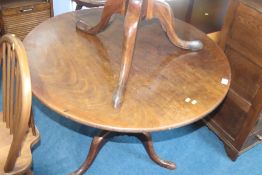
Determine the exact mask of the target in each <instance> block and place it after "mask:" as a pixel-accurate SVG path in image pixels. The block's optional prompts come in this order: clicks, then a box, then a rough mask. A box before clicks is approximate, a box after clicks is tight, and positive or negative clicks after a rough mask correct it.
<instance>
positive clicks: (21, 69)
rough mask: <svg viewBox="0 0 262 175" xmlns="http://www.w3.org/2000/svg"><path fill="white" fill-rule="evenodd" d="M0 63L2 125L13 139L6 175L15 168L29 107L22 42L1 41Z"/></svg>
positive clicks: (9, 37)
mask: <svg viewBox="0 0 262 175" xmlns="http://www.w3.org/2000/svg"><path fill="white" fill-rule="evenodd" d="M0 45H1V54H0V56H1V63H2V91H3V92H2V94H3V95H2V98H3V117H2V120H3V122H5V123H6V127H7V128H8V129H9V130H10V134H11V135H13V140H12V144H11V147H10V150H9V153H8V157H7V160H6V162H5V172H9V171H11V170H12V169H13V168H14V165H15V162H16V159H17V157H18V156H19V152H20V150H21V147H22V144H23V140H24V138H25V135H26V132H27V131H28V129H29V120H30V112H31V105H32V91H31V79H30V72H29V67H28V62H27V56H26V53H25V49H24V47H23V44H22V42H21V41H20V40H19V39H17V38H16V37H15V36H14V35H4V36H3V37H2V38H1V40H0Z"/></svg>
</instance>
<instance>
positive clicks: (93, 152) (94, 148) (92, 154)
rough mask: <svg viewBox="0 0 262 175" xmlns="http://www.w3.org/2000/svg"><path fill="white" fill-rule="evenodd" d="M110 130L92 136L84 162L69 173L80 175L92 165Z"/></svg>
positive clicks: (109, 134) (110, 133)
mask: <svg viewBox="0 0 262 175" xmlns="http://www.w3.org/2000/svg"><path fill="white" fill-rule="evenodd" d="M112 134H113V133H112V132H109V131H101V133H99V134H98V135H97V136H95V137H94V139H93V141H92V144H91V147H90V149H89V153H88V155H87V157H86V160H85V162H84V163H83V164H82V165H81V166H80V168H78V169H77V170H76V171H75V172H73V173H71V174H70V175H82V174H84V173H85V172H86V171H87V170H88V168H89V167H90V166H91V165H92V163H93V161H94V160H95V158H96V156H97V154H98V152H99V151H100V149H101V148H102V147H103V146H104V144H105V143H106V141H107V140H108V139H109V138H110V137H111V136H112Z"/></svg>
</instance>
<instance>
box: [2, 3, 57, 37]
mask: <svg viewBox="0 0 262 175" xmlns="http://www.w3.org/2000/svg"><path fill="white" fill-rule="evenodd" d="M53 14H54V13H53V0H1V1H0V17H1V19H0V21H1V22H0V27H1V30H2V33H9V34H15V35H16V36H17V37H19V38H20V39H23V38H24V37H25V36H26V35H27V34H28V33H29V32H30V31H31V30H32V29H33V28H34V27H36V26H37V25H39V24H40V23H41V22H43V21H45V20H46V19H48V18H50V17H51V16H53Z"/></svg>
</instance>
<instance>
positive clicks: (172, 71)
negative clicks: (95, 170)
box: [24, 1, 231, 173]
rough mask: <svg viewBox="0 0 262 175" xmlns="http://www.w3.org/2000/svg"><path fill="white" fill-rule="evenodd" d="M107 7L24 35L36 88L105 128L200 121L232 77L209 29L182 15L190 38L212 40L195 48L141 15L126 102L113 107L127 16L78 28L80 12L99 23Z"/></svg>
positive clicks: (144, 128) (135, 129)
mask: <svg viewBox="0 0 262 175" xmlns="http://www.w3.org/2000/svg"><path fill="white" fill-rule="evenodd" d="M134 2H135V1H130V3H131V5H130V6H129V8H132V7H134V6H136V5H139V3H137V4H132V3H134ZM119 7H121V6H120V5H119ZM101 12H102V9H91V10H80V11H76V12H71V13H67V14H63V15H60V16H57V17H55V18H52V19H51V20H48V21H46V22H44V23H42V24H41V25H39V26H38V27H36V28H35V29H34V30H33V31H32V32H31V33H30V34H29V35H28V36H27V37H26V38H25V40H24V45H25V47H26V50H27V51H28V57H29V64H30V68H31V76H32V88H33V93H34V95H35V96H36V97H37V98H38V99H39V100H40V101H41V102H43V103H44V104H45V105H47V106H48V107H50V108H51V109H53V110H55V111H57V112H58V113H60V114H62V115H63V116H65V117H67V118H69V119H72V120H74V121H77V122H79V123H82V124H85V125H88V126H92V127H95V128H99V129H101V130H107V131H112V132H113V131H114V132H118V133H121V132H123V133H149V132H153V131H161V130H167V129H171V128H177V127H181V126H184V125H187V124H190V123H192V122H195V121H197V120H199V119H201V118H203V117H204V116H206V115H207V114H209V113H210V112H211V111H212V110H213V109H215V108H216V107H217V106H218V105H219V103H220V102H222V100H223V99H224V97H225V96H226V94H227V91H228V89H229V85H230V80H231V73H230V67H229V64H228V61H227V58H226V57H225V55H224V53H223V52H222V50H221V49H220V48H219V47H218V46H217V45H216V44H215V43H213V42H212V41H211V40H210V39H209V38H208V37H207V36H206V35H205V34H204V33H202V32H200V31H198V30H197V29H195V28H194V27H192V26H191V25H189V24H187V23H184V22H182V21H180V20H176V21H175V23H176V24H177V28H176V30H177V31H178V35H179V36H180V37H181V38H185V39H188V40H194V39H195V38H199V39H200V40H201V41H203V42H204V43H205V47H204V48H203V50H201V51H200V52H195V53H192V52H188V51H186V50H184V49H181V48H178V47H175V46H174V45H173V44H172V43H171V42H170V41H169V40H168V38H167V36H166V35H165V32H163V30H162V27H161V25H159V23H158V22H157V21H154V20H152V21H151V22H150V24H149V25H148V23H147V22H146V21H140V25H141V26H142V27H141V30H140V32H139V33H138V36H137V38H136V40H137V41H136V44H135V47H136V49H135V51H134V58H133V69H131V71H130V75H129V85H128V86H127V91H126V99H125V103H124V104H123V106H122V107H121V108H120V109H115V108H113V107H112V105H111V100H112V93H113V91H114V89H115V88H116V83H117V82H118V74H119V69H120V66H121V59H119V58H118V55H119V54H121V52H122V47H121V46H122V43H123V42H124V39H125V38H124V37H123V36H122V35H119V33H124V30H125V29H123V28H122V25H123V18H122V17H121V15H116V16H115V20H114V21H113V22H112V24H111V25H109V26H108V28H107V30H104V31H103V32H100V33H99V34H98V35H96V36H93V35H89V34H86V33H83V32H81V31H78V30H76V29H75V22H76V21H78V20H79V18H81V19H84V21H83V23H87V21H88V22H89V23H90V24H94V23H96V22H97V21H99V14H101ZM119 12H120V13H121V11H120V10H119ZM136 12H138V11H136ZM127 13H128V12H127ZM153 14H154V13H153ZM151 15H152V14H151ZM137 16H139V15H135V18H137ZM149 16H150V14H149ZM131 17H133V16H132V15H131ZM127 19H128V18H126V19H125V20H127ZM47 33H48V37H47ZM61 41H62V42H61ZM43 45H44V46H45V47H44V48H43V47H40V46H43ZM36 58H37V59H36ZM65 102H66V103H65ZM103 135H104V134H103ZM140 138H142V141H143V142H144V143H145V147H146V149H147V151H148V153H149V154H150V157H151V158H152V160H154V161H155V162H157V163H158V164H160V165H161V166H164V167H168V168H170V169H173V168H175V165H174V164H172V163H170V162H167V161H162V160H160V159H159V158H158V157H157V155H156V154H155V153H154V150H153V148H152V143H151V141H150V140H151V139H150V137H149V135H146V136H141V134H140ZM95 140H98V141H95V142H93V143H95V144H93V145H96V146H91V147H92V148H91V150H93V151H90V155H89V156H88V157H87V160H86V162H85V163H84V164H83V166H82V167H81V168H80V169H79V170H78V171H79V172H80V173H82V172H83V171H84V170H86V169H88V168H89V166H90V165H91V163H92V161H93V159H94V158H95V155H96V154H95V153H96V152H97V151H98V150H99V149H98V147H100V146H99V145H102V143H103V140H101V138H100V137H98V138H97V139H95ZM76 173H77V171H76Z"/></svg>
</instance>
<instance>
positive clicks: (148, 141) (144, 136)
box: [135, 133, 176, 170]
mask: <svg viewBox="0 0 262 175" xmlns="http://www.w3.org/2000/svg"><path fill="white" fill-rule="evenodd" d="M135 136H136V137H137V138H138V139H139V140H140V141H141V142H142V143H143V145H144V147H145V149H146V151H147V153H148V155H149V157H150V158H151V159H152V160H153V161H154V162H155V163H156V164H158V165H160V166H162V167H164V168H167V169H170V170H174V169H176V164H174V163H173V162H170V161H166V160H161V159H160V158H159V157H158V156H157V154H156V153H155V150H154V147H153V142H152V137H151V134H149V133H141V134H136V135H135Z"/></svg>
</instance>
